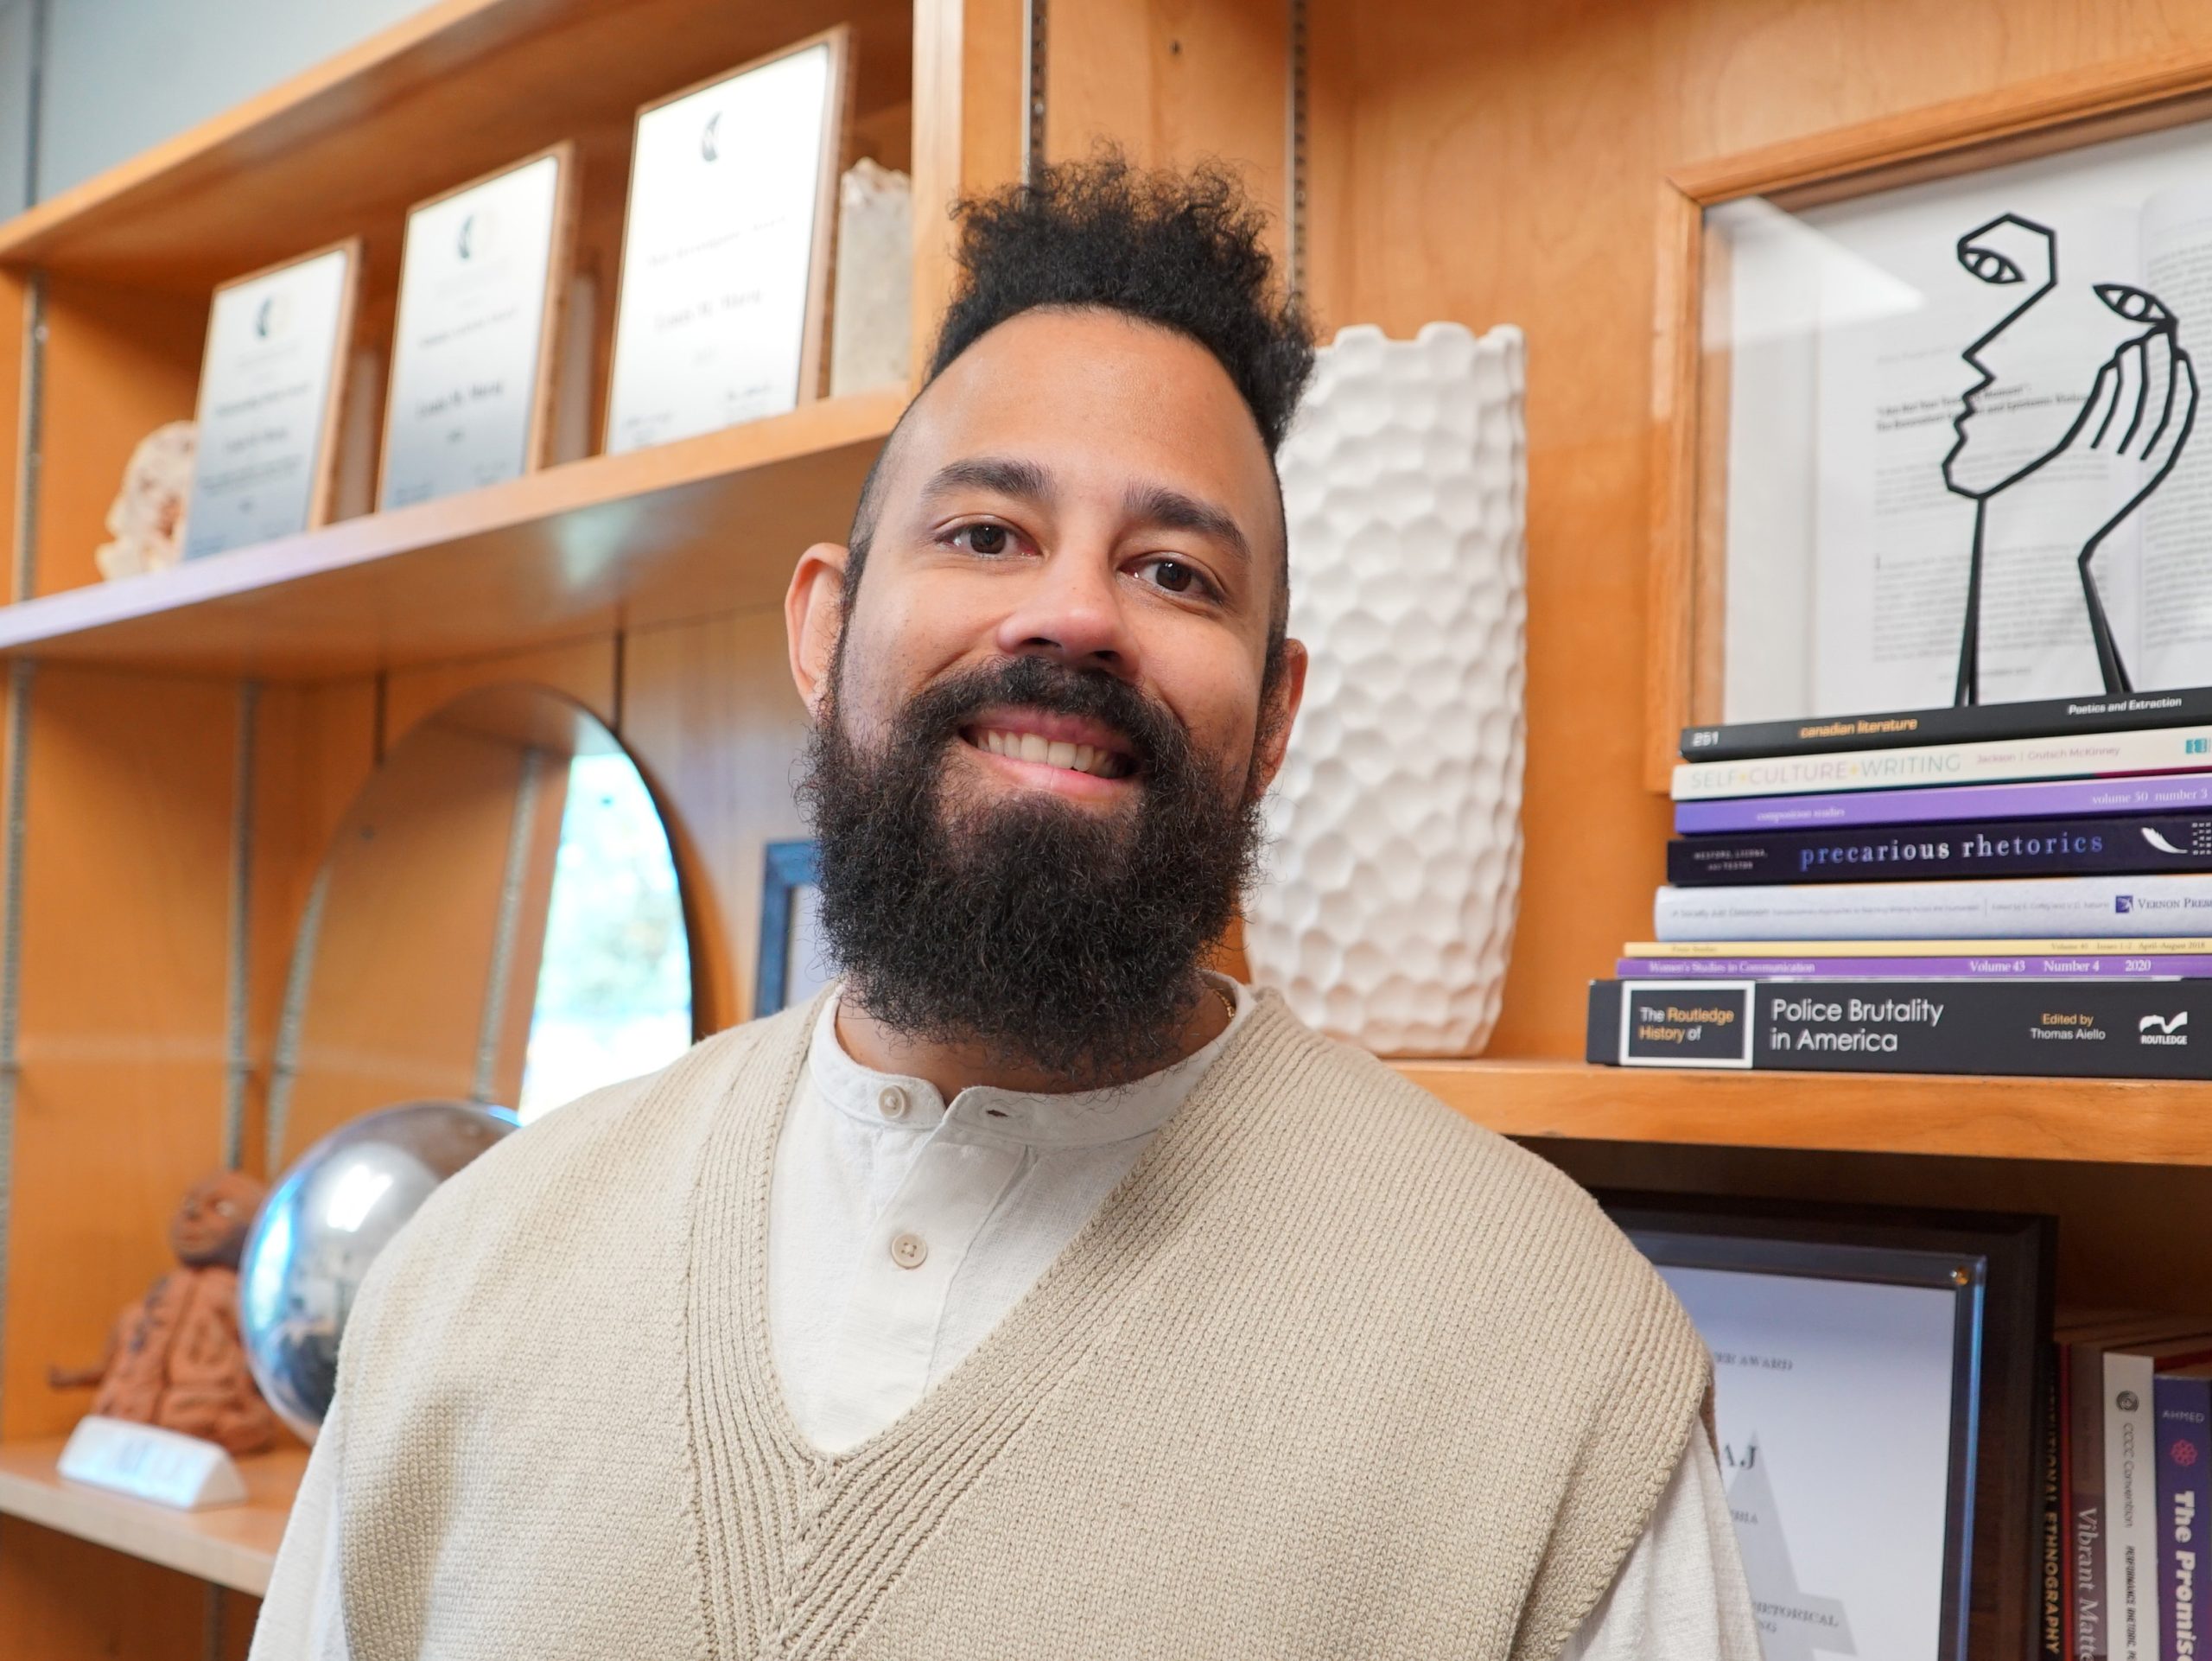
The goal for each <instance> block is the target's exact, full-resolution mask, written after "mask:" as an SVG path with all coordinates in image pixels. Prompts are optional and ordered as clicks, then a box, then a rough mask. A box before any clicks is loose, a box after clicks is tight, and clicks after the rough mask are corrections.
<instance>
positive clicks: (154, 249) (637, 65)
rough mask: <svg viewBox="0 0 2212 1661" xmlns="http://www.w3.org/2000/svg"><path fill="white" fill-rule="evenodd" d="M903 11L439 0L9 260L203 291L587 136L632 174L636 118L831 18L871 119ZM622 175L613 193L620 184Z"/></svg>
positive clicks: (899, 50)
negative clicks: (844, 38) (847, 42)
mask: <svg viewBox="0 0 2212 1661" xmlns="http://www.w3.org/2000/svg"><path fill="white" fill-rule="evenodd" d="M913 18H914V9H913V7H912V5H911V4H908V3H903V0H748V3H747V4H744V5H704V4H701V3H699V0H622V3H621V4H620V5H609V4H607V3H606V0H530V3H524V4H518V3H516V0H441V3H436V4H433V5H429V6H426V7H424V8H423V10H421V11H418V12H416V13H415V14H414V15H413V16H409V17H407V18H405V19H404V20H403V21H402V22H398V23H397V24H395V25H394V26H393V27H391V28H390V29H385V30H384V31H382V32H381V33H379V34H378V35H374V36H372V37H371V38H370V39H368V40H366V41H363V42H361V43H360V44H359V46H357V47H354V48H352V49H351V50H349V51H346V52H341V53H340V54H337V55H335V56H334V57H332V58H329V59H327V60H325V61H323V62H321V63H319V64H316V65H315V66H313V67H310V68H309V69H308V70H306V71H304V72H303V73H300V74H298V75H296V76H294V77H292V78H291V79H290V80H287V81H284V82H283V83H282V84H281V85H279V86H275V87H272V88H271V89H270V91H268V92H264V93H263V94H261V95H260V96H259V97H257V98H252V99H247V100H246V101H245V103H243V104H240V105H237V106H236V107H234V108H232V109H231V110H227V111H224V112H223V113H222V114H221V115H219V116H217V117H215V118H213V119H212V120H209V121H207V122H203V123H202V124H200V125H199V126H197V127H194V128H193V129H192V130H189V131H188V132H185V133H182V134H180V135H179V136H178V137H175V138H174V139H172V140H170V141H169V142H168V143H162V144H157V145H156V146H155V147H154V148H152V149H151V150H147V151H145V152H143V154H141V155H139V156H134V157H132V158H131V159H130V161H128V162H124V163H122V164H121V165H119V166H118V167H115V168H112V169H109V170H108V171H107V172H105V173H104V174H101V175H99V176H98V177H97V178H93V179H89V180H87V181H85V182H84V183H83V184H80V185H79V186H77V187H76V188H73V189H70V190H66V191H63V192H61V193H60V194H58V195H55V196H54V197H51V198H49V199H48V200H45V201H42V202H40V203H39V204H37V205H36V206H35V207H32V208H31V209H30V210H29V212H27V213H22V214H20V215H18V216H17V217H16V218H15V219H14V220H10V221H8V222H7V223H6V224H5V225H3V226H0V265H7V266H16V267H22V268H25V269H37V270H44V271H48V272H53V273H57V274H66V275H67V276H70V277H81V278H87V279H92V280H94V281H98V282H101V283H119V284H125V285H129V286H131V287H140V288H148V289H159V290H172V291H181V292H186V293H192V294H204V293H205V292H206V291H207V290H209V289H210V288H212V287H213V285H214V284H215V283H219V282H222V281H224V280H225V279H226V278H228V277H236V276H238V275H240V274H242V273H244V272H246V271H251V270H257V269H258V268H259V267H261V266H264V265H266V264H270V263H272V262H274V261H276V260H279V259H283V258H288V257H289V256H291V255H294V254H296V253H298V252H299V251H302V249H307V248H313V247H316V246H319V245H321V244H323V243H326V242H332V241H335V240H337V239H340V238H341V237H348V236H355V235H362V234H368V235H370V236H372V238H375V239H382V240H383V241H385V242H388V243H390V244H391V246H392V248H393V249H394V250H395V251H396V248H397V237H398V234H399V229H400V220H401V217H402V215H403V214H404V212H405V210H406V208H407V207H408V206H409V204H410V203H413V202H416V201H420V200H423V198H424V197H426V196H430V195H434V194H436V193H438V192H439V191H442V190H445V189H448V188H451V187H452V186H453V185H454V184H456V183H458V182H460V181H463V180H466V179H470V178H474V176H476V175H478V174H480V173H484V172H486V171H488V170H489V169H493V168H496V167H499V166H501V165H502V164H504V163H505V162H512V161H513V160H515V159H516V158H518V157H519V156H527V155H530V154H531V152H532V151H535V150H542V149H543V148H544V147H545V146H546V145H547V144H549V143H555V142H557V141H559V140H561V139H564V138H567V139H577V140H581V141H582V143H583V144H584V147H585V150H586V155H585V157H584V165H585V168H586V170H587V171H589V170H591V169H592V168H593V166H594V162H598V163H601V164H602V165H603V164H604V163H606V162H607V161H608V160H609V159H610V158H611V159H612V160H613V162H616V163H618V166H617V172H618V174H619V173H620V172H624V171H626V162H627V143H628V131H629V127H630V123H631V120H632V117H633V116H634V114H635V113H636V111H637V109H638V107H639V105H642V104H645V103H646V102H647V101H649V100H651V99H656V98H659V97H661V96H663V95H664V94H665V93H667V92H670V91H671V90H673V89H675V88H677V87H681V86H689V85H690V84H691V83H692V82H693V81H696V80H701V79H702V78H703V77H705V76H708V75H711V74H714V73H718V72H719V71H721V70H723V69H727V68H729V67H732V66H733V65H735V64H741V63H744V62H747V61H748V60H752V59H753V58H757V57H760V56H761V55H763V54H766V53H768V52H771V51H772V50H774V49H776V48H779V47H781V46H784V45H787V44H788V43H789V42H791V41H796V40H798V39H801V38H803V37H804V36H805V35H812V34H815V33H817V31H819V30H821V29H825V28H828V27H829V25H831V24H833V23H841V22H842V23H846V24H849V25H850V26H851V27H852V28H853V29H854V32H855V63H856V65H857V67H858V70H859V73H860V76H861V84H860V86H859V88H858V90H857V93H856V102H857V106H858V108H859V110H860V111H861V113H862V115H863V117H865V116H866V115H867V114H868V112H869V111H873V110H874V109H876V108H878V107H882V106H896V105H903V104H904V102H905V101H906V100H907V99H909V98H911V96H912V92H911V84H912V41H913ZM615 183H616V184H617V185H618V186H619V184H620V178H619V177H618V178H617V180H616V181H615Z"/></svg>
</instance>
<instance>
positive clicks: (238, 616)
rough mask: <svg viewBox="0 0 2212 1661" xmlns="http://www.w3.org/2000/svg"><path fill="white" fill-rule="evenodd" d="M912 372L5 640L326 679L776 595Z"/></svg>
mask: <svg viewBox="0 0 2212 1661" xmlns="http://www.w3.org/2000/svg"><path fill="white" fill-rule="evenodd" d="M905 404H906V388H905V387H904V386H898V387H891V388H887V389H885V390H883V391H871V392H862V393H855V394H854V395H852V396H849V397H847V398H832V399H826V400H824V401H823V402H820V403H817V404H807V405H804V406H803V407H801V408H800V409H798V410H794V411H792V412H791V414H789V415H784V416H772V417H768V418H767V419H766V420H762V421H755V422H751V423H747V424H746V425H744V426H741V427H730V428H726V429H724V430H721V431H720V432H714V433H707V434H704V435H702V436H699V437H697V438H690V439H684V440H682V441H680V442H677V443H673V444H663V445H659V446H657V447H655V448H654V449H645V450H634V451H632V452H630V453H629V454H627V455H602V456H594V457H593V458H591V459H590V460H588V461H574V462H570V463H569V464H568V465H566V466H564V467H557V468H548V469H546V470H545V471H544V472H543V473H536V474H528V475H526V476H524V477H523V478H520V479H516V480H510V481H509V482H507V483H505V484H501V485H493V486H491V487H487V488H486V489H482V490H475V491H470V492H468V493H466V494H464V495H459V496H450V497H447V498H445V499H443V500H439V501H435V502H425V503H423V504H422V505H420V506H415V507H407V508H401V509H397V510H396V511H394V512H389V513H372V514H368V515H365V516H364V517H362V518H359V519H346V520H342V521H340V523H338V524H336V525H327V526H325V527H323V528H322V529H321V530H319V531H308V532H307V533H306V534H304V535H302V536H297V537H287V538H282V539H280V540H278V541H275V542H268V543H263V544H259V545H257V546H255V547H251V548H240V549H237V550H233V551H232V552H230V553H227V554H218V555H214V556H213V557H209V558H207V559H200V560H194V561H193V562H192V563H188V564H185V565H180V566H177V567H175V568H174V569H172V570H166V571H156V572H151V573H149V574H148V575H146V576H136V577H127V578H124V579H123V580H122V581H120V582H106V583H100V584H97V585H94V586H91V587H86V588H79V589H67V590H64V591H63V592H61V593H59V594H53V595H44V596H42V597H41V598H39V599H35V600H29V601H22V603H20V604H17V605H13V606H0V656H8V657H33V658H41V659H67V660H71V661H76V662H92V663H101V664H106V665H130V666H134V667H141V668H154V669H167V670H175V671H186V672H195V673H198V672H204V673H209V674H221V675H242V676H251V677H257V678H269V679H277V680H320V679H326V678H332V677H335V676H340V675H347V674H356V673H361V672H366V671H375V670H378V669H387V668H391V667H395V666H397V665H405V664H410V663H423V662H430V661H436V660H440V659H454V658H466V657H471V656H476V655H480V654H484V653H489V652H511V651H518V650H522V649H524V648H526V647H529V646H533V645H542V644H544V643H546V642H549V641H553V640H571V639H575V638H576V637H577V636H579V635H582V634H586V633H594V632H599V631H603V630H607V629H613V628H636V627H647V626H650V625H652V624H654V623H664V622H675V621H681V620H685V619H689V618H696V617H705V616H711V615H714V614H717V613H721V612H727V611H735V610H741V609H744V608H749V607H756V606H767V605H773V604H775V603H777V602H778V601H780V600H781V598H782V596H783V593H784V589H785V584H786V583H787V582H789V580H790V576H791V563H792V561H793V560H794V559H795V558H797V557H798V552H799V550H801V549H802V548H804V547H805V546H806V545H807V544H809V543H810V542H814V541H818V540H823V539H825V538H826V539H829V540H832V541H837V540H842V538H843V537H844V535H845V532H846V531H847V528H848V524H849V519H850V516H851V513H852V509H853V504H854V501H855V499H856V497H857V496H858V493H859V491H860V485H861V480H862V478H864V477H865V476H866V474H867V471H868V464H869V462H870V461H872V460H873V459H874V455H875V453H876V450H877V449H878V448H879V447H880V445H881V443H882V442H883V439H884V437H885V436H886V435H887V434H888V433H889V432H890V430H891V429H892V426H893V423H896V422H897V420H898V418H899V410H901V409H902V408H903V407H904V406H905Z"/></svg>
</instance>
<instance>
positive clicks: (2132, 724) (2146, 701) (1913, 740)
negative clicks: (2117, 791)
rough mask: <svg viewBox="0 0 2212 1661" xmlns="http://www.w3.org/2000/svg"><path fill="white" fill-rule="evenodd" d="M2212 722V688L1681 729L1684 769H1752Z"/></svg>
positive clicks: (1982, 704) (1974, 704)
mask: <svg viewBox="0 0 2212 1661" xmlns="http://www.w3.org/2000/svg"><path fill="white" fill-rule="evenodd" d="M2196 722H2212V687H2202V686H2193V687H2188V688H2185V689H2183V690H2177V691H2171V692H2128V693H2119V694H2115V695H2113V696H2112V697H2104V696H2101V695H2099V696H2095V697H2078V698H2044V699H2039V700H2037V701H2036V702H2034V703H1972V704H1967V705H1964V706H1963V707H1959V708H1953V709H1948V710H1898V711H1897V712H1895V713H1893V714H1888V715H1863V716H1817V717H1810V718H1808V719H1806V720H1802V721H1747V722H1736V723H1733V724H1732V725H1729V726H1722V727H1685V728H1683V729H1682V759H1683V760H1686V761H1749V760H1757V759H1758V757H1761V756H1766V755H1811V754H1821V753H1823V752H1826V751H1828V750H1874V749H1887V748H1891V747H1892V746H1895V745H1901V744H1962V743H1977V742H1980V741H1983V740H1986V739H1995V738H2050V737H2056V736H2061V735H2064V734H2067V733H2116V732H2133V731H2138V730H2139V729H2144V728H2147V727H2187V726H2190V725H2193V724H2195V723H2196Z"/></svg>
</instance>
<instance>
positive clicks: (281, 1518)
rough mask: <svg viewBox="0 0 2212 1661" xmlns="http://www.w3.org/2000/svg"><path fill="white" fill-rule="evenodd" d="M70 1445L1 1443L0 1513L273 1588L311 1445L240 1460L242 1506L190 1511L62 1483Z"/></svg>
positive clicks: (259, 1588) (257, 1588)
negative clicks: (59, 1465) (64, 1453)
mask: <svg viewBox="0 0 2212 1661" xmlns="http://www.w3.org/2000/svg"><path fill="white" fill-rule="evenodd" d="M63 1440H64V1439H63V1438H60V1437H54V1438H50V1439H44V1440H41V1441H23V1442H10V1443H6V1444H4V1445H0V1517H19V1518H22V1519H23V1521H25V1522H27V1523H35V1524H38V1525H39V1526H40V1527H41V1528H49V1529H54V1530H56V1531H59V1532H60V1533H63V1534H68V1535H73V1536H75V1537H77V1538H78V1539H80V1540H89V1541H91V1542H92V1543H93V1544H95V1545H102V1546H106V1547H108V1548H109V1549H111V1550H116V1551H121V1552H125V1553H128V1554H129V1555H130V1556H133V1557H141V1558H143V1559H145V1560H146V1561H147V1562H153V1563H159V1564H160V1565H161V1566H162V1568H164V1569H176V1570H178V1571H179V1572H181V1573H182V1574H186V1575H196V1576H197V1577H199V1578H200V1579H201V1580H203V1581H213V1583H214V1584H215V1585H217V1586H227V1587H229V1588H231V1589H232V1590H233V1591H238V1592H245V1593H250V1594H251V1595H253V1596H255V1597H259V1596H260V1595H261V1594H263V1593H264V1592H266V1591H267V1590H268V1589H269V1572H270V1569H272V1568H274V1567H275V1565H276V1562H277V1546H278V1545H279V1544H280V1543H282V1542H283V1538H284V1523H285V1519H286V1518H289V1517H290V1516H291V1514H292V1499H293V1496H294V1495H296V1493H297V1492H299V1487H300V1478H301V1476H302V1473H304V1472H305V1471H306V1469H307V1463H308V1454H307V1449H305V1448H299V1447H292V1448H280V1449H278V1450H277V1452H275V1453H270V1454H260V1455H258V1456H257V1457H255V1458H252V1459H243V1460H240V1461H238V1471H239V1473H240V1474H241V1475H242V1476H244V1477H245V1486H246V1498H245V1504H243V1505H219V1506H215V1507H213V1509H211V1510H207V1511H175V1510H172V1509H171V1508H170V1507H168V1506H167V1505H149V1504H148V1503H147V1502H146V1501H144V1500H143V1499H130V1498H129V1497H128V1496H126V1495H124V1494H119V1493H111V1492H109V1491H107V1490H106V1489H105V1488H92V1487H87V1486H85V1485H84V1484H83V1483H81V1482H70V1481H67V1480H64V1479H63V1478H62V1477H61V1476H60V1474H58V1473H57V1472H56V1470H55V1468H54V1467H55V1465H56V1462H57V1461H59V1460H60V1457H61V1448H62V1442H63Z"/></svg>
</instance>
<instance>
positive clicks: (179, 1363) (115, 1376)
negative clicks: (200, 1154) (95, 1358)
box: [47, 1171, 277, 1454]
mask: <svg viewBox="0 0 2212 1661" xmlns="http://www.w3.org/2000/svg"><path fill="white" fill-rule="evenodd" d="M265 1193H267V1190H266V1189H264V1187H262V1185H261V1184H260V1183H258V1182H257V1181H254V1180H253V1178H251V1177H250V1176H247V1175H245V1174H244V1173H242V1172H238V1171H218V1172H216V1173H215V1174H213V1175H212V1176H207V1177H203V1178H201V1179H200V1181H198V1182H196V1183H194V1185H193V1187H192V1191H191V1192H190V1193H188V1194H186V1195H185V1197H184V1203H183V1204H182V1205H181V1206H178V1207H177V1212H176V1215H175V1217H174V1218H172V1219H170V1220H169V1246H170V1248H171V1250H173V1251H175V1253H176V1257H177V1262H178V1263H179V1264H180V1265H181V1267H179V1268H176V1269H174V1270H170V1271H169V1272H168V1274H166V1275H164V1276H162V1278H161V1279H159V1280H158V1281H156V1282H154V1285H153V1289H152V1290H150V1291H149V1292H148V1293H147V1294H146V1295H145V1296H144V1297H143V1298H142V1299H141V1300H140V1301H137V1303H134V1304H132V1305H131V1306H130V1308H127V1309H125V1310H124V1312H123V1313H122V1314H120V1315H119V1316H118V1317H117V1318H116V1323H115V1330H114V1331H113V1332H112V1333H110V1334H109V1337H108V1345H107V1353H106V1355H105V1356H104V1357H103V1358H101V1360H100V1364H99V1365H98V1366H97V1367H78V1368H65V1367H49V1368H48V1370H47V1382H48V1384H51V1385H53V1387H54V1389H56V1390H83V1389H87V1388H89V1387H91V1386H92V1385H95V1384H97V1385H98V1386H99V1395H97V1396H95V1397H93V1398H92V1411H93V1412H95V1413H100V1414H105V1415H106V1416H108V1417H110V1418H116V1419H134V1420H136V1421H137V1422H139V1423H141V1424H157V1425H160V1426H161V1427H162V1429H167V1430H179V1431H182V1432H183V1433H184V1434H185V1435H188V1436H201V1437H204V1438H206V1439H207V1441H213V1442H220V1443H221V1444H222V1445H223V1446H224V1447H225V1448H228V1449H229V1450H230V1451H231V1452H232V1453H233V1454H257V1453H260V1452H262V1451H263V1450H264V1448H270V1447H271V1446H273V1445H274V1444H275V1442H276V1441H277V1418H276V1416H275V1415H274V1414H273V1413H271V1412H270V1410H269V1404H268V1403H266V1402H264V1401H263V1400H262V1399H261V1392H260V1391H257V1390H256V1389H255V1388H254V1384H253V1375H252V1374H251V1372H249V1371H247V1370H246V1364H245V1346H244V1345H243V1344H241V1343H240V1342H239V1340H238V1256H239V1254H240V1253H241V1252H242V1251H244V1250H245V1237H246V1231H247V1230H249V1229H251V1227H252V1226H253V1217H254V1212H257V1210H259V1209H260V1206H261V1201H262V1198H263V1196H264V1194H265Z"/></svg>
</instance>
